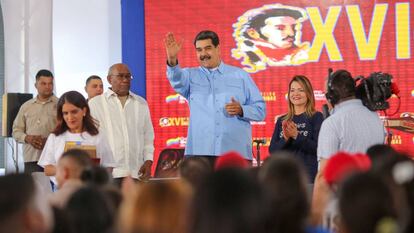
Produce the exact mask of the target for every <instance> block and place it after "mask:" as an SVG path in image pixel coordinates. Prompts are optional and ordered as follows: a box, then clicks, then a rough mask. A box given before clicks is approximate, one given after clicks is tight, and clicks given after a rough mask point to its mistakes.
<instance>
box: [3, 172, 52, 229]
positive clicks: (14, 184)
mask: <svg viewBox="0 0 414 233" xmlns="http://www.w3.org/2000/svg"><path fill="white" fill-rule="evenodd" d="M0 187H1V191H0V232H2V233H48V232H50V230H51V228H52V222H51V219H52V218H51V212H50V209H49V208H48V206H47V204H46V203H42V201H41V198H39V193H37V190H36V186H35V184H34V182H33V179H32V177H31V176H30V175H29V174H12V175H6V176H1V177H0Z"/></svg>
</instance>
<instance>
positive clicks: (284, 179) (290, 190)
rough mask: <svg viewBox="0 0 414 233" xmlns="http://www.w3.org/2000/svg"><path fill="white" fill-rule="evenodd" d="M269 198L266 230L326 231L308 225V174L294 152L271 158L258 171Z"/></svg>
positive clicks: (301, 232)
mask: <svg viewBox="0 0 414 233" xmlns="http://www.w3.org/2000/svg"><path fill="white" fill-rule="evenodd" d="M259 180H260V182H261V186H262V188H263V190H264V194H265V201H266V210H267V213H266V223H265V227H266V232H269V233H270V232H278V233H311V232H324V231H322V230H321V229H319V228H313V227H310V226H309V225H308V220H309V214H310V200H309V193H310V192H308V190H307V184H308V177H307V173H306V170H305V168H304V166H303V165H302V164H301V162H300V160H298V159H296V158H295V157H294V156H293V155H292V154H291V153H288V152H279V153H277V154H274V155H272V156H271V157H269V158H268V159H267V160H266V161H265V163H264V165H263V167H262V169H261V170H260V171H259Z"/></svg>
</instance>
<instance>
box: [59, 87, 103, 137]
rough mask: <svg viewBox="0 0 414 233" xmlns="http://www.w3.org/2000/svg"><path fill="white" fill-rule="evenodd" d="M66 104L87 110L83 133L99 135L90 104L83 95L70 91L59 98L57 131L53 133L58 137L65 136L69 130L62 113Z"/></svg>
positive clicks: (83, 121)
mask: <svg viewBox="0 0 414 233" xmlns="http://www.w3.org/2000/svg"><path fill="white" fill-rule="evenodd" d="M66 103H68V104H73V105H75V106H76V107H78V108H80V109H83V108H86V114H85V116H84V117H83V120H82V123H83V129H82V132H84V131H86V132H88V133H89V134H90V135H97V134H98V133H99V131H98V123H97V121H96V120H95V119H94V118H93V117H92V116H91V113H90V110H89V106H88V102H86V99H85V97H83V95H82V94H81V93H79V92H77V91H68V92H66V93H65V94H63V95H62V96H61V97H60V98H59V101H58V103H57V124H56V128H55V130H54V131H53V133H54V134H55V135H56V136H58V135H60V134H63V133H64V132H66V130H68V129H69V128H68V125H67V124H66V122H65V120H64V119H63V113H62V108H63V105H64V104H66Z"/></svg>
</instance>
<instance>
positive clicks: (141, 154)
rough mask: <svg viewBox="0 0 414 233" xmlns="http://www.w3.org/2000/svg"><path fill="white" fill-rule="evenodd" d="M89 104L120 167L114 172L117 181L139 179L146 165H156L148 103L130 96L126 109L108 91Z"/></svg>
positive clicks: (134, 95)
mask: <svg viewBox="0 0 414 233" xmlns="http://www.w3.org/2000/svg"><path fill="white" fill-rule="evenodd" d="M88 104H89V107H90V109H91V114H92V116H93V117H94V118H95V119H96V120H98V121H99V130H100V131H101V130H102V131H103V132H105V135H106V136H107V138H108V141H109V145H110V146H111V149H112V151H113V153H114V158H115V160H116V162H117V165H118V166H117V167H116V168H114V170H113V172H112V175H113V177H114V178H120V177H126V176H128V175H131V176H132V177H133V178H138V171H139V169H140V168H141V166H142V164H143V163H144V162H145V161H146V160H151V161H152V160H153V153H154V128H153V127H152V122H151V117H150V112H149V108H148V104H147V101H146V100H145V99H144V98H142V97H140V96H138V95H136V94H134V93H132V92H129V95H128V98H127V100H126V102H125V105H124V106H122V104H121V101H120V100H119V99H118V96H117V94H116V93H115V92H113V91H112V90H108V91H106V92H105V93H104V94H102V95H100V96H95V97H94V98H92V99H91V100H90V101H89V102H88Z"/></svg>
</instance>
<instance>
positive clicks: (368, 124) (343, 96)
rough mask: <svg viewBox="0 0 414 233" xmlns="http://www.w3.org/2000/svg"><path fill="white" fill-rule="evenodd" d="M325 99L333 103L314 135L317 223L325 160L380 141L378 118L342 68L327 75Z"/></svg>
mask: <svg viewBox="0 0 414 233" xmlns="http://www.w3.org/2000/svg"><path fill="white" fill-rule="evenodd" d="M327 86H328V87H327V93H326V99H327V101H328V102H329V103H330V104H331V105H332V106H333V109H332V111H331V116H329V117H328V118H327V119H326V120H325V121H323V123H322V126H321V130H320V132H319V137H318V149H317V156H318V161H319V168H318V173H317V175H316V179H315V187H314V195H313V203H312V204H313V206H312V212H313V217H314V219H313V220H314V222H315V223H318V224H320V223H321V217H322V213H323V211H324V209H325V204H326V202H327V200H328V198H329V194H330V190H329V188H328V186H327V184H326V182H325V181H324V180H323V170H324V168H325V163H326V161H327V160H328V159H329V158H330V157H331V156H332V155H333V154H335V153H336V152H338V151H345V152H349V153H358V152H360V153H365V152H366V150H367V149H368V148H369V147H370V146H372V145H375V144H382V143H384V139H385V130H384V126H383V123H382V121H381V119H380V118H379V116H378V114H377V113H376V112H374V111H370V110H369V109H368V108H367V107H365V106H364V105H363V104H362V101H361V100H360V99H357V98H356V96H355V91H356V87H355V80H354V79H353V78H352V76H351V73H349V72H348V71H346V70H337V71H336V72H334V73H333V74H332V75H330V77H329V80H328V85H327Z"/></svg>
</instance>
